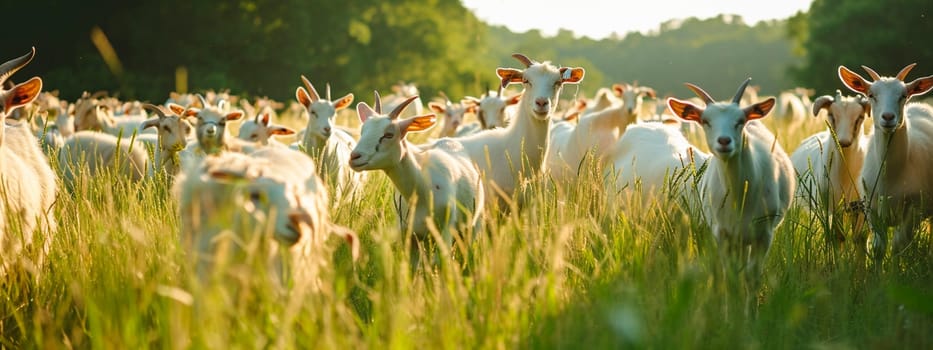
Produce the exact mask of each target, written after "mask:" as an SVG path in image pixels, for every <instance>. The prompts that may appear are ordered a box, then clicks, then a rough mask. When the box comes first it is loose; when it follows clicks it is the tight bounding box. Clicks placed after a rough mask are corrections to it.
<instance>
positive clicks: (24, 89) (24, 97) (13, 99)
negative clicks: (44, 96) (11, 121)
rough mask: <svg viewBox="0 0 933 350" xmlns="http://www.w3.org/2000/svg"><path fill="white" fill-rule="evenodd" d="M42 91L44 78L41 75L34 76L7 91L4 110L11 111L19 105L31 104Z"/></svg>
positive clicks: (5, 111)
mask: <svg viewBox="0 0 933 350" xmlns="http://www.w3.org/2000/svg"><path fill="white" fill-rule="evenodd" d="M40 91H42V79H41V78H39V77H33V78H32V79H29V80H27V81H26V82H25V83H21V84H19V85H16V86H15V87H13V89H12V90H10V91H9V92H7V93H6V96H5V101H3V102H4V103H3V106H4V107H3V108H4V111H3V112H4V113H10V112H11V111H13V110H14V109H16V108H17V107H19V106H22V105H25V104H29V103H30V102H32V101H33V100H35V99H36V97H38V96H39V92H40Z"/></svg>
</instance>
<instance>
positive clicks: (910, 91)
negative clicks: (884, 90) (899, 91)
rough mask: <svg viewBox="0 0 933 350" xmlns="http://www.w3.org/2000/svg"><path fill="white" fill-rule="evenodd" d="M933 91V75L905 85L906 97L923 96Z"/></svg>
mask: <svg viewBox="0 0 933 350" xmlns="http://www.w3.org/2000/svg"><path fill="white" fill-rule="evenodd" d="M930 89H933V75H931V76H928V77H923V78H917V79H915V80H914V81H912V82H910V83H908V84H907V96H914V95H923V94H925V93H927V92H929V91H930Z"/></svg>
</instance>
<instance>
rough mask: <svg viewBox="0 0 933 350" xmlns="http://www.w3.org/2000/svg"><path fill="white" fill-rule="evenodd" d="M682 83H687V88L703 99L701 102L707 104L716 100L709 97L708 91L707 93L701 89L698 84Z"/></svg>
mask: <svg viewBox="0 0 933 350" xmlns="http://www.w3.org/2000/svg"><path fill="white" fill-rule="evenodd" d="M684 85H687V88H689V89H690V90H691V91H693V93H694V94H696V95H697V97H699V98H701V99H703V102H705V103H706V104H707V105H709V104H711V103H715V102H716V100H713V98H712V97H710V95H709V93H707V92H706V91H703V89H701V88H700V87H699V86H696V85H693V84H690V83H684Z"/></svg>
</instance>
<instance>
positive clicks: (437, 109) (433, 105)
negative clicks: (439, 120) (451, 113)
mask: <svg viewBox="0 0 933 350" xmlns="http://www.w3.org/2000/svg"><path fill="white" fill-rule="evenodd" d="M428 108H429V109H431V110H432V111H434V113H437V114H444V113H446V112H447V107H446V106H444V105H443V104H440V103H437V102H434V101H431V102H428Z"/></svg>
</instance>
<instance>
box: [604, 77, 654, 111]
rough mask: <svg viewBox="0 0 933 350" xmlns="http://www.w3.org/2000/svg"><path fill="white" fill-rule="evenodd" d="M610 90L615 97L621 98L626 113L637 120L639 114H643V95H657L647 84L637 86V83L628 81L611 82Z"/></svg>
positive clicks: (651, 96)
mask: <svg viewBox="0 0 933 350" xmlns="http://www.w3.org/2000/svg"><path fill="white" fill-rule="evenodd" d="M612 91H613V93H615V95H616V96H617V97H619V98H621V99H622V105H623V106H624V107H625V112H626V114H628V115H630V116H633V117H634V118H635V120H637V119H638V117H639V116H642V115H645V113H644V112H643V111H642V110H643V105H644V100H645V97H648V98H656V97H657V94H656V93H655V92H654V89H652V88H650V87H647V86H638V83H635V84H634V85H632V84H628V83H624V84H612ZM643 118H644V117H643Z"/></svg>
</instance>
